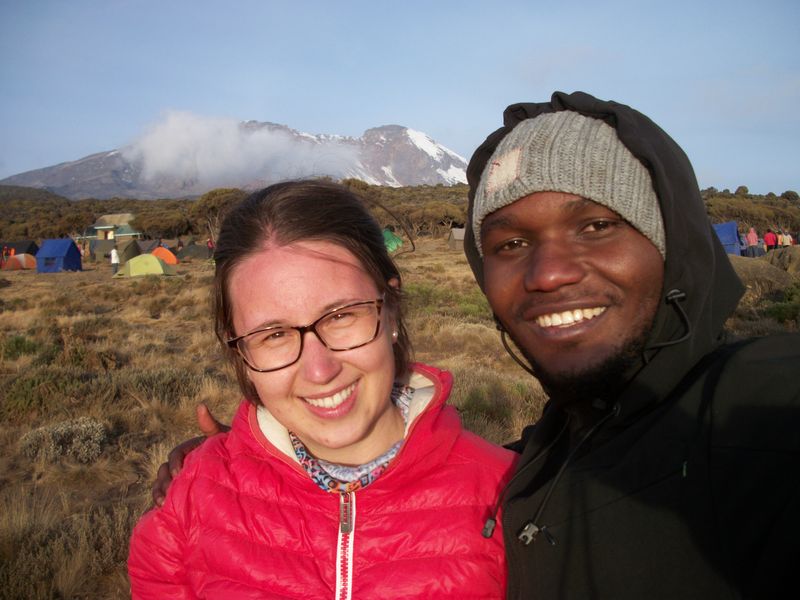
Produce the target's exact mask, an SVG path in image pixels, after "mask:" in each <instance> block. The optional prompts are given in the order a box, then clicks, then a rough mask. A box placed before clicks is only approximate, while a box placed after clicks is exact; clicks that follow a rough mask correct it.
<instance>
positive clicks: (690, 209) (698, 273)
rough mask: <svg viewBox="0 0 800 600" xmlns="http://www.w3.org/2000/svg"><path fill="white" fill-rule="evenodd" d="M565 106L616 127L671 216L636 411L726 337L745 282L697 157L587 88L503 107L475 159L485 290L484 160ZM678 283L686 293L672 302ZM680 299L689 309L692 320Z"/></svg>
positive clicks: (630, 402)
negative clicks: (716, 226) (704, 188)
mask: <svg viewBox="0 0 800 600" xmlns="http://www.w3.org/2000/svg"><path fill="white" fill-rule="evenodd" d="M561 110H572V111H575V112H578V113H580V114H582V115H585V116H587V117H592V118H596V119H601V120H603V121H605V122H606V123H608V124H609V125H610V126H612V127H614V128H615V130H616V132H617V136H618V137H619V139H620V141H621V142H622V143H623V144H624V145H625V146H626V147H627V148H628V149H629V150H630V151H631V153H632V154H633V155H634V156H635V157H636V158H637V159H638V160H639V161H641V162H642V164H644V166H645V167H646V168H647V169H648V171H649V172H650V176H651V178H652V181H653V187H654V188H655V192H656V195H657V196H658V201H659V205H660V208H661V214H662V217H663V220H664V231H665V237H666V258H665V264H664V284H663V286H664V287H663V289H662V295H661V303H660V305H659V309H658V312H657V314H656V317H655V320H654V323H653V328H652V330H651V334H650V337H649V340H648V343H647V347H648V348H654V347H657V348H658V349H652V350H650V351H648V352H647V357H646V358H645V357H643V359H642V364H641V365H640V368H638V369H637V374H636V375H635V376H634V379H635V383H636V385H635V386H631V385H628V386H627V389H626V391H625V392H624V393H623V396H622V398H621V402H620V408H621V411H622V412H623V413H630V412H631V411H636V410H637V409H638V408H640V407H641V406H642V404H643V403H649V401H651V400H653V399H660V398H663V397H664V395H665V394H666V393H668V392H669V391H670V390H671V389H672V388H673V387H674V386H675V384H677V382H678V381H679V380H680V379H681V378H682V377H683V376H684V375H685V374H686V373H687V371H688V370H689V369H691V367H692V366H693V365H694V364H696V363H697V362H698V361H699V360H700V358H702V357H703V356H705V355H706V354H707V353H709V352H710V351H711V350H712V349H713V348H715V347H716V346H717V345H719V344H720V343H721V342H722V338H723V326H724V323H725V320H726V319H727V318H728V317H729V316H730V314H731V313H732V312H733V310H734V309H735V308H736V305H737V303H738V302H739V299H740V297H741V295H742V293H743V291H744V288H743V286H742V284H741V282H740V281H739V278H738V277H737V275H736V273H735V272H734V270H733V267H732V266H731V263H730V260H729V259H728V257H727V255H726V254H725V251H724V249H723V247H722V245H721V243H720V242H719V240H718V239H717V237H716V235H715V234H714V231H713V228H712V226H711V223H710V221H709V219H708V217H707V215H706V209H705V205H704V203H703V200H702V198H701V197H700V189H699V187H698V185H697V180H696V178H695V174H694V170H693V169H692V166H691V164H690V163H689V159H688V158H687V157H686V154H685V153H684V152H683V150H682V149H681V148H680V147H679V146H678V145H677V144H676V143H675V141H674V140H673V139H672V138H671V137H669V135H667V134H666V133H665V132H664V131H663V130H662V129H661V128H660V127H658V125H656V124H655V123H653V122H652V121H651V120H650V119H649V118H647V117H646V116H644V115H643V114H641V113H639V112H638V111H636V110H634V109H632V108H630V107H629V106H625V105H624V104H619V103H616V102H611V101H603V100H598V99H597V98H594V97H593V96H590V95H589V94H585V93H583V92H575V93H572V94H565V93H563V92H556V93H554V94H553V96H552V98H551V100H550V102H544V103H521V104H512V105H511V106H509V107H508V108H507V109H506V110H505V112H504V113H503V127H501V128H500V129H498V130H497V131H495V132H494V133H492V134H490V135H489V137H487V138H486V141H485V142H484V143H483V144H481V145H480V146H479V147H478V149H477V150H476V151H475V153H474V154H473V155H472V158H471V159H470V162H469V166H468V167H467V179H468V182H469V186H470V192H469V208H468V214H467V226H466V228H465V235H464V250H465V253H466V255H467V259H468V261H469V264H470V267H471V268H472V271H473V273H474V274H475V278H476V279H477V281H478V284H479V285H480V286H481V289H484V280H483V261H482V259H481V257H480V255H479V253H478V250H477V248H476V246H475V239H474V235H473V234H472V208H473V202H474V197H475V191H476V189H477V187H478V183H479V182H480V178H481V174H482V173H483V170H484V167H485V166H486V163H487V162H488V160H489V158H490V157H491V155H492V153H493V152H494V150H495V148H496V147H497V145H498V144H499V143H500V141H501V140H502V139H503V138H504V137H505V136H506V135H507V134H508V133H509V132H510V131H511V130H512V129H513V128H514V127H515V126H516V125H517V124H519V123H520V122H521V121H523V120H525V119H531V118H534V117H536V116H538V115H540V114H543V113H549V112H555V111H561ZM673 290H679V291H680V292H682V293H683V294H685V298H683V299H682V300H680V301H678V302H668V301H667V297H668V295H669V294H670V292H671V291H673ZM675 304H679V305H680V309H682V310H683V311H685V314H686V317H687V320H688V323H686V322H684V319H683V318H682V316H681V315H680V310H679V309H677V308H676V306H675ZM687 325H688V326H687ZM687 333H688V335H687ZM682 338H683V339H682ZM629 383H630V382H629ZM631 396H635V398H631ZM626 397H627V398H626Z"/></svg>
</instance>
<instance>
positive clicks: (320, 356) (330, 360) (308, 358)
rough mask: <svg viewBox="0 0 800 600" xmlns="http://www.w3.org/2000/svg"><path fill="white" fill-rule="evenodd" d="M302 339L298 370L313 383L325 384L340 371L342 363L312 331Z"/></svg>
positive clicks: (306, 333) (336, 353)
mask: <svg viewBox="0 0 800 600" xmlns="http://www.w3.org/2000/svg"><path fill="white" fill-rule="evenodd" d="M303 335H304V338H303V351H302V353H301V355H300V369H301V373H302V375H303V377H304V378H305V379H306V380H307V381H311V382H313V383H327V382H329V381H331V380H332V379H333V378H335V377H336V376H337V375H338V374H339V371H341V370H342V363H341V361H340V360H339V357H338V356H337V355H338V354H340V353H339V352H334V351H333V350H331V349H330V348H328V347H326V346H325V344H323V343H322V341H321V340H320V339H319V337H317V335H316V333H315V332H314V331H306V332H305V333H304V334H303Z"/></svg>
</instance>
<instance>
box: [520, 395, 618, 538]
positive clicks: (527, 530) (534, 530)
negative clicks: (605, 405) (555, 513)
mask: <svg viewBox="0 0 800 600" xmlns="http://www.w3.org/2000/svg"><path fill="white" fill-rule="evenodd" d="M619 412H620V406H619V404H615V405H614V407H613V408H612V409H611V410H610V411H609V412H608V414H606V415H605V416H604V417H603V418H602V419H600V420H599V421H598V422H597V423H595V424H594V426H593V427H592V428H591V429H590V430H589V431H587V432H586V435H584V436H583V437H582V438H581V439H580V441H579V442H578V443H577V444H575V447H574V448H573V449H572V450H570V452H569V454H568V455H567V458H566V459H564V462H563V463H562V464H561V466H560V467H559V469H558V472H557V473H556V475H555V477H553V481H552V482H551V483H550V485H549V486H548V488H547V493H546V494H545V496H544V498H543V499H542V501H541V503H540V504H539V508H538V510H537V511H536V514H535V515H534V517H533V519H531V520H530V521H528V522H527V523H525V525H523V527H522V529H521V530H520V532H519V533H518V534H517V539H519V541H521V542H522V543H523V544H524V545H525V546H527V545H528V544H530V543H531V542H532V541H533V540H534V539H535V538H536V535H537V534H538V533H539V532H542V533H544V535H545V537H546V538H547V541H548V542H549V543H550V545H551V546H555V545H556V542H557V540H556V538H555V537H553V535H552V534H551V533H550V532H549V531H548V530H547V526H546V525H542V526H541V527H540V526H539V525H537V524H536V523H537V522H538V521H539V519H540V517H541V516H542V513H544V509H545V507H546V506H547V503H548V502H549V501H550V496H552V494H553V492H554V491H555V488H556V485H558V482H559V480H560V479H561V476H562V475H563V474H564V471H566V469H567V467H568V466H569V464H570V463H571V462H572V459H573V458H574V457H575V454H576V453H577V452H578V450H580V448H581V447H582V446H583V444H584V443H586V441H588V440H589V439H590V438H591V437H592V436H593V435H594V434H595V433H596V432H597V431H598V430H599V429H600V427H602V426H603V425H605V424H606V422H608V421H609V420H610V419H612V418H613V417H616V416H617V415H618V414H619Z"/></svg>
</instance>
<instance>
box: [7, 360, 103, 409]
mask: <svg viewBox="0 0 800 600" xmlns="http://www.w3.org/2000/svg"><path fill="white" fill-rule="evenodd" d="M115 395H116V387H115V385H114V383H113V381H112V379H111V378H110V377H99V376H97V375H95V374H94V373H91V372H89V371H84V370H83V369H80V368H77V367H74V366H64V367H62V366H54V365H42V366H36V367H33V368H31V369H29V370H27V371H26V372H24V373H21V374H20V375H17V376H16V377H14V378H12V379H11V381H10V383H9V385H8V388H7V390H6V394H5V397H4V398H2V403H0V416H2V417H3V418H7V419H10V420H19V419H21V418H23V417H26V416H28V415H29V414H30V413H36V414H39V413H43V412H45V411H49V412H53V411H58V410H59V409H61V408H62V407H67V406H70V405H75V404H79V403H85V402H86V399H87V398H91V399H93V401H94V400H97V399H99V400H100V401H101V402H104V401H108V400H109V399H111V398H113V397H114V396H115Z"/></svg>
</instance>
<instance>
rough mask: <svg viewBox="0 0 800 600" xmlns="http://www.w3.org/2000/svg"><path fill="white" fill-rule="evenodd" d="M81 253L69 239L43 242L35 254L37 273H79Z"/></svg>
mask: <svg viewBox="0 0 800 600" xmlns="http://www.w3.org/2000/svg"><path fill="white" fill-rule="evenodd" d="M81 270H82V269H81V253H80V250H78V247H77V246H76V245H75V242H73V241H72V240H70V239H64V240H43V241H42V246H41V247H40V248H39V252H37V253H36V272H37V273H58V272H59V271H81Z"/></svg>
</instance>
